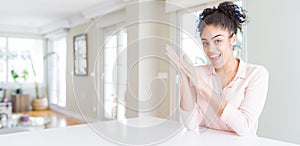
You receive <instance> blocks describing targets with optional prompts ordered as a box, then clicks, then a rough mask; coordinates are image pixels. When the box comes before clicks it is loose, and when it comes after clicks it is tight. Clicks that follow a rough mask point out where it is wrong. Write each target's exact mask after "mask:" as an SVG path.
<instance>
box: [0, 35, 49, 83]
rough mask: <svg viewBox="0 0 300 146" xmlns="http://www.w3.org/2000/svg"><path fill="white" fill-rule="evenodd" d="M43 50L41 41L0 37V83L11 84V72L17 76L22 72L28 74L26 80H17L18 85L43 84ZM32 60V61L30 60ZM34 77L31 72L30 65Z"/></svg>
mask: <svg viewBox="0 0 300 146" xmlns="http://www.w3.org/2000/svg"><path fill="white" fill-rule="evenodd" d="M43 48H44V41H43V40H42V39H28V38H14V37H0V54H1V55H0V65H1V68H0V82H2V83H13V82H14V80H13V78H12V77H11V70H15V72H17V73H18V74H19V75H20V74H22V72H23V71H24V70H27V71H28V72H29V75H28V78H27V80H25V81H24V80H18V82H19V83H34V82H35V81H36V82H38V83H43V76H44V72H43V69H44V67H43V54H44V53H43ZM31 59H32V60H31ZM31 62H32V63H33V66H34V68H35V71H36V77H35V76H34V74H33V71H32V65H31Z"/></svg>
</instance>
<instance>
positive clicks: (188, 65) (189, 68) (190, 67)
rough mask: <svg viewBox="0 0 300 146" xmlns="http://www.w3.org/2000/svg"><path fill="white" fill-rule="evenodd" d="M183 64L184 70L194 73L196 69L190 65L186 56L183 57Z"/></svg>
mask: <svg viewBox="0 0 300 146" xmlns="http://www.w3.org/2000/svg"><path fill="white" fill-rule="evenodd" d="M181 64H182V66H183V67H184V68H186V69H187V70H190V71H192V70H193V69H194V66H192V65H191V64H190V63H189V61H188V59H187V57H186V55H184V56H183V59H181Z"/></svg>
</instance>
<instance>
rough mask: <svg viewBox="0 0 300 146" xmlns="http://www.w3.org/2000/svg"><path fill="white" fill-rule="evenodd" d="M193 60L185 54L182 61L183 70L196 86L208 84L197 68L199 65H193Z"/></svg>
mask: <svg viewBox="0 0 300 146" xmlns="http://www.w3.org/2000/svg"><path fill="white" fill-rule="evenodd" d="M190 62H191V61H190V60H189V59H188V57H187V56H186V55H183V61H182V63H181V64H182V67H183V71H184V73H185V74H186V76H188V77H189V79H190V81H192V83H193V84H194V85H195V86H196V87H203V86H205V85H206V83H205V82H204V81H203V79H202V77H201V74H200V73H199V71H198V70H197V67H195V66H192V65H191V63H190Z"/></svg>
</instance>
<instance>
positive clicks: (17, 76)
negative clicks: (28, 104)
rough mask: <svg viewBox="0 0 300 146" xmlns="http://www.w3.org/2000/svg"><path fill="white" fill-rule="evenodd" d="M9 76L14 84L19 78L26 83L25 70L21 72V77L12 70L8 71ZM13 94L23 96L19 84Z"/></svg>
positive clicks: (26, 74)
mask: <svg viewBox="0 0 300 146" xmlns="http://www.w3.org/2000/svg"><path fill="white" fill-rule="evenodd" d="M10 74H11V76H12V78H13V79H14V81H15V83H17V82H18V81H17V80H18V78H21V79H23V80H24V81H26V80H27V77H28V74H29V73H28V71H27V70H23V72H22V75H19V74H18V73H17V72H16V71H15V70H14V69H12V70H11V71H10ZM15 94H23V90H22V88H21V85H20V84H19V87H18V88H17V89H16V90H15Z"/></svg>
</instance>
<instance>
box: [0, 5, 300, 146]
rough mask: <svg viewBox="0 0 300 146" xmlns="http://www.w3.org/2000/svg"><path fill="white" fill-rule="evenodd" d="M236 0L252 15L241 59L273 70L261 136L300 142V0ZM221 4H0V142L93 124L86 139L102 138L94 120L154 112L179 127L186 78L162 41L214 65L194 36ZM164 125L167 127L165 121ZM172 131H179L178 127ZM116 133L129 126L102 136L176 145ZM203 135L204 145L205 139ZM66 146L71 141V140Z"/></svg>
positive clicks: (194, 60) (196, 61) (240, 41)
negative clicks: (182, 83)
mask: <svg viewBox="0 0 300 146" xmlns="http://www.w3.org/2000/svg"><path fill="white" fill-rule="evenodd" d="M229 1H232V2H234V3H235V4H236V5H238V6H241V7H243V8H245V9H246V10H247V15H248V16H249V21H248V22H247V23H246V24H245V25H244V26H243V30H242V31H241V32H238V33H237V45H236V46H237V47H236V48H237V49H235V50H234V55H235V57H238V58H241V59H243V60H244V61H245V62H247V63H253V64H260V65H263V66H265V67H266V69H267V70H268V72H269V85H268V94H267V98H266V101H265V105H264V108H263V111H262V114H261V116H260V117H259V119H258V121H259V124H258V129H257V136H258V137H261V138H266V139H271V140H274V141H280V142H284V143H285V142H286V143H289V144H295V145H296V144H300V139H299V135H300V124H299V123H300V117H299V116H298V115H300V106H299V104H300V98H299V94H298V92H297V90H298V88H299V87H300V77H299V76H298V75H299V74H300V73H299V72H300V69H298V67H297V66H298V65H296V64H297V62H299V61H300V57H299V54H300V53H299V50H300V49H299V47H298V46H297V44H293V43H296V42H299V41H300V40H299V36H298V34H299V33H300V29H299V26H300V20H299V19H298V18H297V17H295V16H296V14H298V13H300V9H298V6H299V1H297V0H287V1H278V0H275V1H274V0H264V1H250V0H229ZM221 2H224V0H185V1H181V0H63V1H61V0H43V1H41V0H27V1H24V0H9V1H3V0H2V1H1V3H2V4H1V5H0V119H1V123H0V139H2V138H3V139H7V140H6V141H7V142H8V144H9V143H10V142H11V143H10V144H13V143H14V144H17V141H13V139H14V138H20V137H22V138H24V137H25V138H26V137H27V136H28V138H29V139H30V136H29V135H30V134H33V135H34V134H35V135H39V132H40V133H44V134H45V133H46V134H47V132H49V133H51V131H53V132H55V129H57V131H59V132H62V133H64V132H65V131H63V130H62V129H68V128H70V127H74V126H75V127H76V126H79V128H82V127H81V126H83V125H85V126H86V125H88V126H90V127H92V128H91V129H92V130H90V131H88V132H87V133H89V134H90V135H89V134H87V135H89V136H91V137H89V138H87V139H91V141H89V143H90V144H93V143H92V142H95V143H97V142H98V141H97V140H95V141H94V139H92V133H91V131H94V132H95V133H96V135H97V134H98V135H101V133H102V132H101V130H102V131H105V130H103V129H101V128H102V127H101V126H100V128H99V127H97V126H95V127H94V126H93V123H99V122H100V123H101V122H102V123H107V124H104V125H106V126H107V127H108V128H110V127H109V125H110V124H111V123H110V122H116V121H118V122H119V123H123V124H124V123H126V124H128V123H129V124H130V121H127V120H128V119H136V118H149V117H154V118H157V119H163V120H168V121H174V122H178V123H180V119H181V118H180V111H179V106H180V76H179V73H178V72H177V70H176V69H175V67H174V65H172V63H171V62H170V59H169V58H168V56H166V54H165V53H166V51H165V46H166V45H167V44H168V45H170V46H172V47H173V48H174V49H175V50H176V52H177V53H178V54H179V56H182V55H183V54H185V55H186V56H187V57H188V58H189V59H190V61H191V62H190V63H191V64H192V65H193V66H201V65H205V64H207V63H208V60H207V57H206V55H205V53H204V51H203V50H202V49H201V48H202V42H201V39H200V37H199V34H198V33H197V23H198V19H199V14H200V13H201V11H203V10H204V9H205V8H207V7H212V6H217V5H218V4H219V3H221ZM297 60H298V61H297ZM157 119H156V120H154V123H155V121H157ZM150 121H152V122H153V120H150ZM152 122H146V123H148V124H150V125H151V124H153V123H152ZM142 123H143V122H142ZM126 124H125V125H126ZM139 124H140V123H139ZM133 125H135V124H133ZM137 125H138V124H137ZM170 125H172V124H170ZM174 125H176V124H174ZM160 126H164V128H166V129H168V128H167V127H168V125H164V122H162V123H161V125H160ZM104 127H105V126H104ZM180 127H181V129H182V124H181V126H180ZM169 129H171V130H173V131H172V133H178V132H176V131H177V130H178V128H177V129H176V128H175V129H172V128H169ZM114 130H115V131H118V134H120V136H121V137H123V136H124V135H126V133H127V132H128V131H130V130H128V129H127V130H128V131H126V130H125V131H124V129H122V128H121V129H118V127H113V128H111V129H110V130H108V131H107V133H105V132H103V133H105V134H103V133H102V134H103V135H104V137H106V136H107V137H108V138H103V139H106V140H107V139H109V140H108V141H105V140H101V143H102V144H110V142H112V141H114V142H112V143H114V144H124V143H125V144H129V145H131V144H132V145H135V144H137V145H148V144H151V143H152V144H153V143H154V144H156V142H158V141H159V142H160V144H162V145H164V144H166V145H168V144H169V145H171V144H172V142H169V143H168V140H166V141H167V143H164V142H162V141H164V140H165V139H163V138H164V137H169V138H170V137H172V136H171V135H173V134H170V133H167V132H165V133H164V132H162V133H163V134H166V135H167V136H166V135H163V134H162V135H160V134H158V136H157V139H155V136H154V138H153V139H154V140H153V139H151V140H153V141H151V140H149V139H144V138H143V137H142V136H140V140H138V141H137V142H133V141H134V140H132V141H131V140H129V141H130V142H132V143H130V142H129V143H126V142H127V141H126V139H125V141H123V140H124V139H122V138H120V139H113V138H112V137H114V135H113V134H111V132H112V131H114ZM66 131H68V130H66ZM70 131H72V129H70ZM83 131H84V130H83ZM99 131H100V132H99ZM133 131H134V130H133ZM162 131H163V130H162ZM131 132H132V131H131ZM75 133H76V132H75ZM99 133H100V134H99ZM124 133H125V134H124ZM200 133H201V132H200ZM203 133H205V132H203ZM46 134H45V135H46ZM78 134H79V133H78ZM81 134H82V133H81ZM110 134H111V135H110ZM122 134H124V135H122ZM198 134H199V133H198ZM42 135H43V134H42ZM195 135H197V134H195ZM76 136H80V135H76ZM127 136H128V133H127ZM1 137H2V138H1ZM45 137H46V136H45ZM100 137H101V136H100ZM158 137H159V138H158ZM203 137H205V136H202V139H201V138H200V142H199V143H201V140H203V141H205V138H203ZM62 138H64V137H63V136H62ZM70 139H73V138H72V137H70ZM75 139H76V138H75ZM129 139H130V138H129ZM133 139H134V138H133ZM162 139H163V140H162ZM170 139H172V138H170ZM230 139H234V138H230ZM118 140H120V141H118ZM148 140H149V141H148ZM211 140H212V139H211ZM0 141H2V140H0ZM212 141H213V140H212ZM40 142H41V140H40ZM74 143H75V142H74ZM174 143H175V142H174ZM50 144H57V143H54V142H53V143H50ZM61 144H62V143H61ZM65 144H70V143H69V141H68V138H66V142H65ZM79 144H80V142H79V143H77V145H79ZM185 144H188V143H185ZM190 144H191V143H190ZM208 144H209V143H208ZM239 144H240V143H239ZM239 144H237V145H239ZM266 144H268V145H271V144H272V143H271V142H270V143H266ZM278 145H279V144H278Z"/></svg>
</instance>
